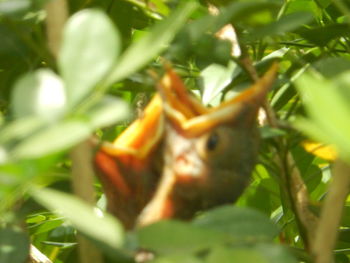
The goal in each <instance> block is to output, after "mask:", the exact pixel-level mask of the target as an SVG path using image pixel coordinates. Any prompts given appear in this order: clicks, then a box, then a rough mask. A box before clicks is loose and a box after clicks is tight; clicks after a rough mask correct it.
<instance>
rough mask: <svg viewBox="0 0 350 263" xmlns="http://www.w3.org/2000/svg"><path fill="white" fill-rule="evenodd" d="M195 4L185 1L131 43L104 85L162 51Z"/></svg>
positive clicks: (119, 78) (134, 69)
mask: <svg viewBox="0 0 350 263" xmlns="http://www.w3.org/2000/svg"><path fill="white" fill-rule="evenodd" d="M197 6H198V4H196V3H195V2H187V3H186V4H184V5H182V6H181V7H179V8H178V9H176V10H175V11H174V12H173V13H172V14H171V16H170V17H168V18H167V19H164V20H163V21H161V22H160V23H158V24H156V25H155V26H154V27H153V29H152V30H151V31H150V32H149V33H147V34H145V36H144V37H142V38H141V39H140V40H138V41H137V42H135V43H133V44H132V45H131V46H130V47H129V48H128V49H127V50H126V51H125V52H124V54H123V55H122V56H121V58H120V60H119V62H118V63H117V65H116V66H115V68H114V69H113V71H112V73H111V74H110V75H109V77H108V79H107V80H106V83H105V85H106V86H108V85H110V84H112V83H114V82H116V81H119V80H121V79H123V78H125V77H126V76H128V75H130V74H132V73H134V72H136V71H137V70H139V69H141V68H142V67H144V66H145V65H146V64H147V63H148V62H149V61H150V60H152V59H153V58H154V57H155V56H156V55H158V54H159V53H160V52H162V51H163V50H164V49H165V48H166V47H167V45H168V44H169V43H170V41H171V40H172V39H173V38H174V36H175V34H176V33H177V32H178V31H179V30H180V28H181V27H182V26H183V25H184V24H185V22H186V20H187V18H188V17H189V16H190V15H191V13H192V12H193V11H194V10H195V9H196V8H197Z"/></svg>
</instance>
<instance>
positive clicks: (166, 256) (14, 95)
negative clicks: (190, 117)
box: [0, 0, 350, 263]
mask: <svg viewBox="0 0 350 263" xmlns="http://www.w3.org/2000/svg"><path fill="white" fill-rule="evenodd" d="M52 2H55V1H51V2H50V1H47V0H1V1H0V39H1V41H0V200H1V202H0V262H4V263H5V262H6V263H7V262H9V263H20V262H25V261H26V259H27V258H28V253H29V244H33V245H35V246H36V247H37V248H38V249H39V250H40V251H41V252H42V253H44V254H45V255H46V256H47V257H48V258H50V259H51V261H52V262H56V263H59V262H65V263H66V262H67V263H68V262H78V259H77V255H78V246H77V240H79V236H78V235H77V232H78V231H79V233H81V234H82V235H83V236H84V237H86V238H87V239H88V240H90V241H91V242H92V244H93V247H94V248H93V249H92V250H95V251H96V253H97V254H99V255H100V256H98V258H99V261H91V262H102V259H101V258H102V257H103V258H104V260H105V262H133V261H134V255H135V252H136V251H137V250H138V249H139V248H143V249H147V250H151V251H153V252H155V257H154V258H153V259H152V260H153V261H152V262H194V263H197V262H208V263H211V262H310V261H312V260H315V261H316V262H322V261H319V257H320V256H324V255H323V254H322V253H327V251H328V250H329V252H331V251H332V250H333V252H332V253H333V255H334V260H335V262H350V260H349V253H350V232H349V227H350V206H349V205H350V203H349V201H348V200H347V199H346V195H347V190H348V185H349V182H348V178H347V176H346V175H347V174H348V172H349V168H348V166H347V163H348V162H350V139H349V134H350V122H349V116H350V104H349V96H350V78H349V76H350V75H349V73H350V71H349V70H350V58H349V51H350V42H349V41H350V39H349V32H350V26H349V21H350V2H348V1H345V0H344V1H342V0H289V1H282V0H273V1H272V0H269V1H263V0H245V1H243V0H242V1H238V0H237V1H229V0H226V1H223V0H222V1H218V0H213V1H210V4H212V5H215V6H217V7H219V8H221V12H220V14H219V15H217V16H212V15H210V14H209V13H208V8H207V5H208V4H209V2H204V1H197V0H192V1H181V0H168V1H161V0H149V1H142V0H109V1H105V0H104V1H102V0H77V1H68V2H69V5H68V6H67V7H64V5H63V4H62V3H64V1H61V2H60V3H59V4H58V5H61V7H62V6H63V9H62V10H66V11H67V10H69V12H68V16H69V19H68V21H67V23H66V24H65V26H64V31H63V35H62V40H61V42H60V43H61V46H60V48H59V49H55V47H52V45H53V44H54V43H51V42H50V41H51V40H52V39H51V40H50V37H49V35H50V34H51V33H54V32H55V30H57V28H55V24H51V23H49V22H48V21H49V19H50V18H57V17H58V20H59V18H60V17H61V18H62V19H63V20H64V16H65V15H64V13H63V14H61V13H59V10H58V9H57V10H55V12H53V11H52V9H50V6H49V5H50V4H52ZM56 2H57V0H56ZM58 2H59V1H58ZM227 23H232V24H233V25H234V28H235V30H236V33H237V36H238V39H239V44H240V48H241V51H242V55H241V56H240V57H233V56H232V55H231V45H232V43H230V42H229V41H227V40H221V39H218V38H217V37H215V32H217V31H218V30H219V29H220V28H221V27H222V26H224V25H225V24H227ZM56 26H57V25H56ZM58 29H59V28H58ZM161 57H162V58H163V59H166V60H168V61H171V63H172V64H173V66H174V67H175V68H176V70H177V71H178V72H179V74H180V75H181V77H182V78H183V79H184V80H185V82H186V85H187V86H188V87H189V88H191V89H193V90H194V91H195V92H196V94H199V96H200V97H201V99H202V101H203V103H205V104H209V105H215V104H217V103H219V102H220V101H221V100H223V99H225V98H227V97H228V96H232V95H234V94H235V93H237V92H238V91H239V90H241V89H242V88H244V87H246V86H247V85H249V84H250V83H251V82H252V79H254V68H255V69H256V71H257V73H258V74H259V75H261V74H262V73H263V72H264V71H266V69H267V68H268V67H269V65H270V64H271V62H272V61H273V60H278V61H279V65H280V67H279V74H278V77H277V80H276V83H275V85H274V87H273V88H272V90H271V92H270V95H269V106H267V109H268V111H267V112H268V113H269V115H268V117H270V119H269V118H267V119H268V121H267V122H266V123H265V124H264V125H262V126H261V127H260V132H261V136H262V142H261V151H260V155H259V163H258V164H257V166H256V169H255V171H254V174H253V180H252V183H251V185H250V186H249V187H248V189H247V190H246V192H245V193H244V195H243V196H242V197H241V198H240V199H239V201H238V203H237V204H236V205H235V206H224V207H219V208H216V209H214V210H212V211H208V212H206V213H204V214H203V215H200V216H198V217H197V218H196V219H194V220H193V221H192V222H177V221H165V222H160V223H157V224H154V225H151V226H148V227H144V228H141V229H139V230H136V231H132V232H128V233H126V232H125V231H124V230H123V228H122V226H121V225H120V224H119V222H118V221H117V220H116V219H115V218H113V217H112V216H110V215H108V214H107V213H106V214H105V216H103V217H101V216H100V215H99V214H100V213H102V211H103V210H104V207H105V200H104V196H103V194H102V190H101V186H100V184H99V182H98V181H95V183H94V188H95V189H94V190H95V191H96V192H97V196H98V200H97V203H94V206H95V209H92V207H91V204H90V205H89V204H88V203H86V202H83V201H82V200H80V199H78V198H77V197H75V196H74V194H73V192H75V193H76V192H77V191H74V190H72V187H71V182H70V180H71V179H70V178H71V167H72V160H73V167H74V163H75V162H76V161H77V160H76V159H75V157H74V149H77V148H76V147H79V145H80V143H81V142H83V141H85V140H87V139H88V138H91V135H93V134H94V135H96V136H98V137H99V139H101V140H112V139H114V138H115V137H116V136H117V135H118V134H119V133H120V132H121V131H122V130H123V129H124V128H125V126H127V125H128V123H130V121H131V120H132V119H133V118H134V116H135V115H136V112H137V111H138V110H139V109H140V108H142V105H144V104H145V103H146V102H147V101H148V99H149V98H150V97H151V95H152V94H153V93H154V85H155V83H154V81H153V80H152V78H151V77H150V75H149V74H148V73H147V70H149V69H152V70H156V71H157V72H161V70H162V59H161ZM252 65H254V67H252ZM271 118H272V119H271ZM310 139H312V140H314V141H316V142H321V143H326V144H327V145H328V144H330V145H332V148H329V147H326V148H320V145H321V144H317V143H310V142H309V141H308V140H310ZM77 145H78V146H77ZM314 145H316V148H315V147H314ZM72 149H73V150H72ZM334 152H336V153H337V154H336V156H335V155H334ZM333 163H334V166H335V167H338V166H337V164H339V165H340V167H341V169H340V168H339V169H332V166H333ZM86 165H88V164H86ZM336 174H338V175H340V176H338V177H336ZM73 176H74V175H73ZM332 176H333V178H334V180H331V178H332ZM339 178H340V179H339ZM332 182H333V183H334V184H333V183H332ZM81 185H83V186H82V187H83V188H84V182H81ZM332 185H334V187H338V188H335V189H336V190H335V191H333V190H332ZM48 187H49V188H48ZM339 187H343V188H339ZM332 191H333V192H335V193H340V195H338V196H336V198H334V200H333V201H330V207H331V209H330V210H328V209H329V208H327V206H326V205H325V204H326V203H327V196H332V195H331V193H332ZM328 192H329V195H327V193H328ZM341 194H343V195H341ZM337 207H339V209H338V210H337ZM341 208H344V211H343V215H342V219H341V222H340V225H338V222H337V220H336V219H337V217H340V215H341ZM332 209H333V210H332ZM96 211H98V213H97V212H96ZM329 218H335V222H328V221H327V220H328V219H329ZM324 221H327V222H326V223H325V224H323V223H322V222H324ZM318 222H320V223H318ZM327 231H328V232H327ZM318 233H321V234H318ZM337 233H339V236H338V239H337V242H336V243H335V244H334V246H333V244H332V240H333V238H332V237H333V236H335V237H334V240H335V238H336V234H337ZM322 234H324V236H322ZM325 236H326V237H329V238H324V237H325ZM329 242H330V244H328V243H329ZM322 245H323V246H325V247H326V248H325V249H319V248H320V247H322ZM327 245H328V247H327ZM82 247H84V246H82ZM320 251H321V254H320ZM85 252H86V253H88V252H89V251H85ZM139 254H140V253H139ZM101 255H102V256H101ZM144 256H147V255H144ZM325 258H326V260H327V257H326V256H325ZM85 262H89V261H85ZM323 262H330V261H323Z"/></svg>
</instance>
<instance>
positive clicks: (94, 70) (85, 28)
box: [58, 9, 120, 105]
mask: <svg viewBox="0 0 350 263" xmlns="http://www.w3.org/2000/svg"><path fill="white" fill-rule="evenodd" d="M119 51H120V39H119V34H118V31H117V30H116V29H115V27H114V25H113V23H112V21H111V20H110V19H109V18H108V17H107V15H106V14H105V13H104V12H102V11H100V10H93V9H90V10H83V11H80V12H78V13H76V14H75V15H73V16H72V17H71V18H70V19H69V20H68V22H67V25H66V27H65V29H64V34H63V41H62V49H61V51H60V54H59V57H58V65H59V68H60V71H61V73H62V77H63V79H64V82H65V84H66V89H67V97H68V101H69V103H70V104H71V105H75V104H76V103H78V102H80V101H81V100H82V99H83V98H84V97H86V96H87V95H88V94H89V93H90V92H91V90H92V89H93V88H94V87H95V85H96V84H97V83H98V82H99V81H101V80H102V78H103V77H104V76H105V75H106V73H107V72H108V71H109V70H110V69H111V67H112V65H113V64H114V63H115V62H116V59H117V56H118V54H119Z"/></svg>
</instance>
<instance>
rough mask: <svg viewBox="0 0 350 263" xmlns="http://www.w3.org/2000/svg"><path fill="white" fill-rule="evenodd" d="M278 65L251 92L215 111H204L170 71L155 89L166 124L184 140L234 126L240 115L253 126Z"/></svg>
mask: <svg viewBox="0 0 350 263" xmlns="http://www.w3.org/2000/svg"><path fill="white" fill-rule="evenodd" d="M277 68H278V66H277V63H275V64H273V65H272V67H271V68H270V69H269V70H268V71H267V72H266V73H265V75H264V76H263V77H262V78H261V79H259V80H258V81H257V82H256V83H255V84H253V85H252V86H251V87H250V88H248V89H247V90H245V91H244V92H242V93H241V94H240V95H238V96H236V97H234V98H232V99H230V100H228V101H225V102H223V103H222V104H221V105H219V106H218V107H215V108H206V107H204V106H203V105H202V104H200V102H199V101H198V100H196V99H195V98H194V97H192V96H190V95H189V94H188V92H187V90H186V88H185V87H184V85H183V83H182V81H181V79H180V78H179V77H178V76H177V75H176V74H175V73H174V71H173V70H172V69H170V68H168V69H167V74H166V75H165V76H164V77H163V79H162V80H161V81H160V83H159V85H158V89H159V93H160V95H161V97H162V100H163V108H164V111H165V115H166V117H167V119H168V120H170V121H171V123H172V124H173V125H174V127H176V128H178V129H180V130H181V131H182V132H183V134H185V135H186V136H190V137H193V136H198V135H200V134H203V133H205V132H206V131H209V130H211V129H212V128H214V127H215V126H217V125H219V124H223V123H229V122H233V121H234V120H235V119H237V118H238V117H239V116H240V115H241V113H243V112H244V113H246V112H247V110H248V109H249V113H248V114H249V115H250V116H247V114H245V116H244V118H245V120H246V121H247V122H254V121H255V118H256V112H257V110H258V109H259V107H260V106H261V105H262V103H263V101H264V100H265V98H266V94H267V93H268V91H269V89H270V87H271V85H272V83H273V81H274V79H275V75H276V72H277Z"/></svg>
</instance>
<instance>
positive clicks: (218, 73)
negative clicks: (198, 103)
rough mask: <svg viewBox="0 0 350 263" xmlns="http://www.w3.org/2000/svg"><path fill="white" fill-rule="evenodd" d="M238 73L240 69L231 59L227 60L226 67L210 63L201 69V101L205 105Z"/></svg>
mask: <svg viewBox="0 0 350 263" xmlns="http://www.w3.org/2000/svg"><path fill="white" fill-rule="evenodd" d="M239 73H240V69H239V68H237V64H235V63H233V62H232V61H230V62H229V64H228V66H227V67H224V66H222V65H219V64H211V65H209V66H208V67H206V68H205V69H204V70H202V72H201V74H200V76H201V78H202V81H203V96H202V101H203V103H204V104H205V105H207V104H209V103H210V102H211V101H212V100H213V99H214V98H215V97H216V96H218V95H219V94H220V93H221V92H222V91H223V90H224V89H225V88H226V87H227V85H228V84H230V83H231V81H232V79H233V78H234V77H236V76H237V75H238V74H239Z"/></svg>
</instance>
